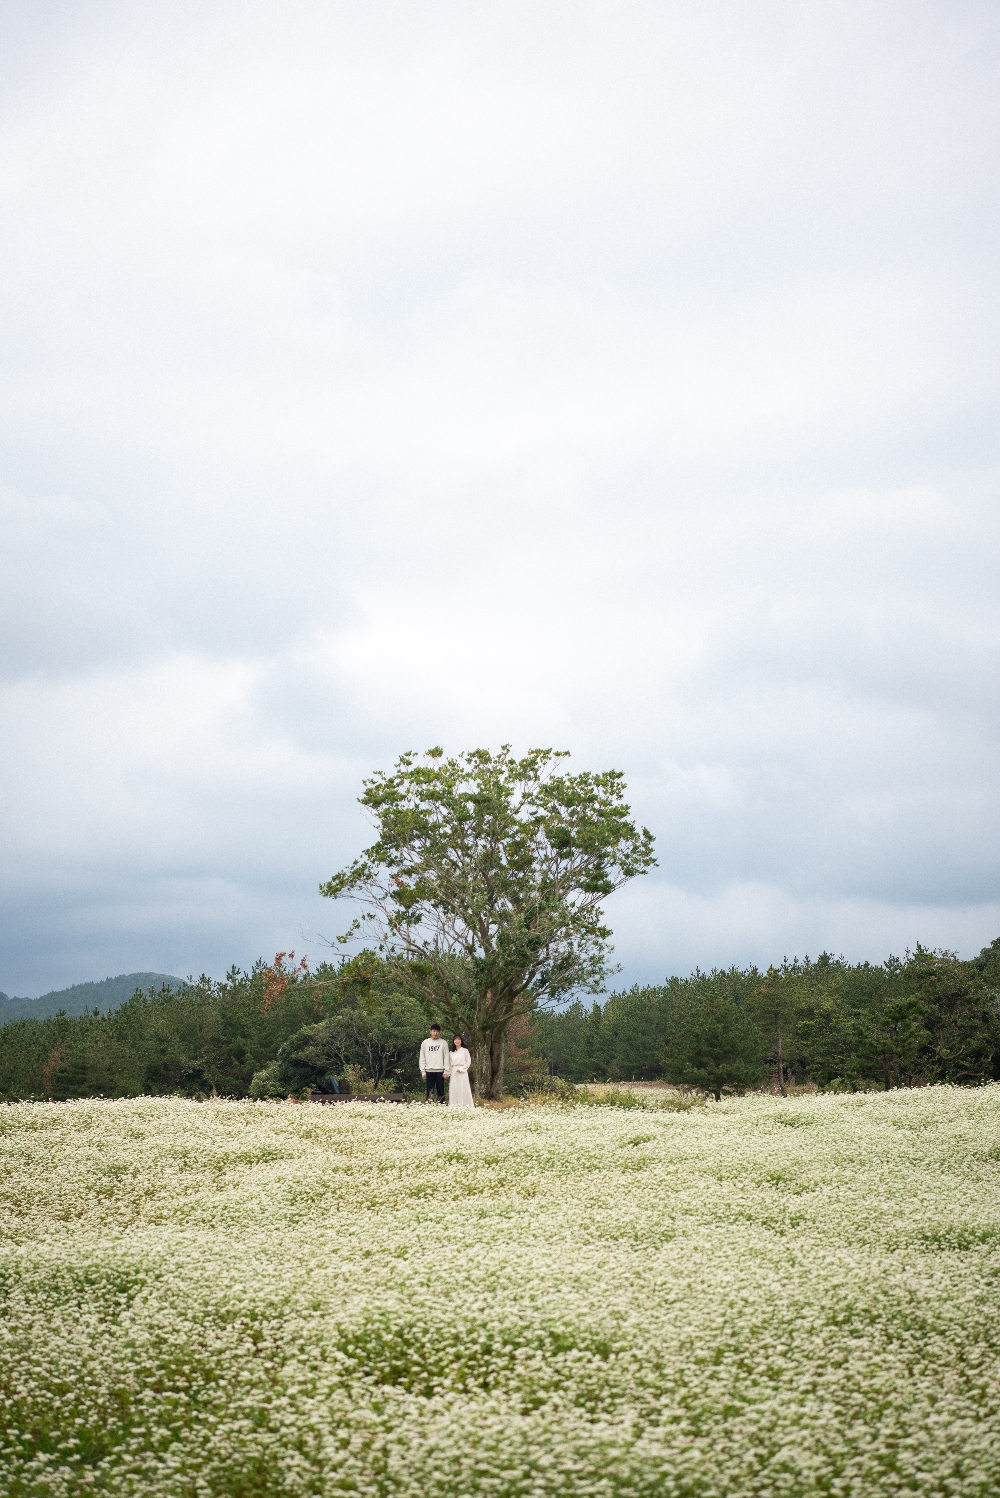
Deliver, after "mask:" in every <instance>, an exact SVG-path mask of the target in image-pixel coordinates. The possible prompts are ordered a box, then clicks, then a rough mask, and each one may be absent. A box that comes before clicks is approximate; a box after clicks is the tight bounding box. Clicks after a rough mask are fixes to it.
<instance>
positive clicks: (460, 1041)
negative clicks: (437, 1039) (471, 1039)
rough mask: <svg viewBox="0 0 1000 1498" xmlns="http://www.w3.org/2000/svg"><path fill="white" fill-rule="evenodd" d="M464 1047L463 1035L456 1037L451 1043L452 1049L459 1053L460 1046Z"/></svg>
mask: <svg viewBox="0 0 1000 1498" xmlns="http://www.w3.org/2000/svg"><path fill="white" fill-rule="evenodd" d="M464 1045H465V1037H464V1036H462V1035H456V1036H455V1037H454V1038H453V1040H452V1042H451V1048H452V1050H453V1051H457V1050H458V1047H459V1046H463V1047H464Z"/></svg>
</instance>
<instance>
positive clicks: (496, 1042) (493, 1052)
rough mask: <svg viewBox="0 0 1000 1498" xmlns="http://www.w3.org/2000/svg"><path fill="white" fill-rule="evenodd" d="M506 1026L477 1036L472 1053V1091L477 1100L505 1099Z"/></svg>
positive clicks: (472, 1046)
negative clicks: (504, 1060)
mask: <svg viewBox="0 0 1000 1498" xmlns="http://www.w3.org/2000/svg"><path fill="white" fill-rule="evenodd" d="M506 1028H507V1027H506V1026H503V1027H501V1028H498V1029H496V1030H490V1031H488V1032H487V1033H486V1034H485V1035H479V1036H476V1037H475V1039H474V1040H473V1042H472V1045H471V1046H470V1049H471V1051H472V1090H473V1092H474V1094H475V1096H476V1097H477V1098H484V1099H494V1098H500V1097H503V1058H504V1034H505V1032H506Z"/></svg>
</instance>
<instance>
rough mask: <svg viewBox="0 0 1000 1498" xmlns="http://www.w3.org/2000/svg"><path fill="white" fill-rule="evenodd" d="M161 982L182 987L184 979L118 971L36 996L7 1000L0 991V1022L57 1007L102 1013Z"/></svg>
mask: <svg viewBox="0 0 1000 1498" xmlns="http://www.w3.org/2000/svg"><path fill="white" fill-rule="evenodd" d="M164 983H166V984H168V985H169V987H170V988H183V987H184V979H183V978H174V977H172V976H171V974H170V973H122V974H120V976H119V977H117V978H104V979H103V980H102V981H101V982H100V983H74V984H73V987H72V988H58V989H55V990H53V992H52V993H43V994H42V996H41V998H39V999H11V998H8V996H7V995H6V994H5V993H0V1025H9V1024H11V1023H12V1022H13V1021H14V1020H16V1019H49V1018H50V1016H51V1015H53V1014H58V1013H59V1011H60V1009H63V1010H65V1012H66V1013H67V1014H82V1013H83V1012H84V1010H85V1009H100V1010H101V1012H102V1013H105V1012H106V1011H107V1010H109V1009H117V1008H118V1006H119V1004H124V1003H125V1000H126V999H130V998H131V997H132V995H133V994H134V993H135V991H136V989H137V988H161V987H162V986H163V984H164Z"/></svg>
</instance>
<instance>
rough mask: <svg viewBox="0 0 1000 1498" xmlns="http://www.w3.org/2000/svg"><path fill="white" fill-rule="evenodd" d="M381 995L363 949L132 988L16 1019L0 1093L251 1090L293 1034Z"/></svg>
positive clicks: (6, 1033) (243, 1093)
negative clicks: (104, 1003) (340, 958)
mask: <svg viewBox="0 0 1000 1498" xmlns="http://www.w3.org/2000/svg"><path fill="white" fill-rule="evenodd" d="M381 1001H382V992H381V988H380V971H379V964H378V963H377V960H376V959H374V958H372V957H371V954H362V955H361V957H359V958H355V959H354V960H353V961H352V962H343V963H340V964H332V963H326V964H323V965H322V966H321V967H319V968H318V969H317V970H316V971H315V972H314V973H308V972H305V971H303V970H301V969H293V970H291V971H289V970H287V969H285V968H284V967H283V966H282V964H281V963H280V962H277V963H276V964H274V965H272V966H271V967H268V966H266V965H265V964H264V963H263V962H258V963H257V964H256V966H255V967H254V968H253V969H252V971H250V972H241V971H240V970H239V969H237V968H233V969H232V970H231V971H230V972H229V973H228V974H227V976H226V978H225V979H223V980H222V981H221V982H219V981H215V980H213V979H211V978H207V977H202V978H200V979H199V980H198V982H197V983H191V984H187V985H185V987H184V988H182V989H180V990H177V991H174V990H172V989H169V988H166V987H163V988H161V989H159V990H155V989H151V990H149V991H147V992H145V993H136V994H134V995H133V996H132V998H131V999H129V1000H128V1002H127V1003H125V1004H123V1005H121V1007H120V1008H118V1009H116V1010H114V1011H113V1012H112V1013H109V1014H97V1013H91V1014H87V1015H83V1016H80V1017H70V1016H67V1015H58V1016H55V1017H54V1018H52V1019H48V1020H20V1021H18V1022H16V1023H15V1024H13V1025H7V1026H5V1027H3V1029H0V1096H6V1097H22V1098H23V1097H39V1098H53V1099H65V1098H72V1097H84V1096H87V1097H133V1096H136V1095H137V1094H140V1093H143V1094H151V1095H153V1096H156V1095H163V1094H180V1095H181V1096H187V1097H209V1096H212V1095H218V1096H222V1097H247V1096H248V1095H249V1094H250V1088H251V1083H252V1081H253V1079H254V1077H255V1076H256V1074H257V1073H258V1072H260V1071H262V1070H263V1069H264V1068H265V1067H266V1066H267V1065H268V1064H269V1063H270V1062H271V1061H273V1060H274V1058H275V1057H276V1056H277V1054H278V1052H279V1051H280V1049H281V1047H282V1046H283V1045H284V1043H285V1042H286V1041H287V1040H288V1039H289V1037H290V1036H292V1035H294V1034H295V1033H296V1032H298V1031H301V1030H302V1029H303V1027H305V1026H308V1025H315V1024H317V1023H318V1022H320V1021H322V1020H324V1019H327V1018H330V1017H332V1016H333V1015H335V1014H337V1013H338V1011H339V1010H340V1009H341V1008H342V1007H344V1006H345V1005H346V1006H348V1007H350V1006H353V1007H355V1008H358V1009H361V1010H366V1009H371V1010H375V1009H378V1007H379V1004H380V1003H381Z"/></svg>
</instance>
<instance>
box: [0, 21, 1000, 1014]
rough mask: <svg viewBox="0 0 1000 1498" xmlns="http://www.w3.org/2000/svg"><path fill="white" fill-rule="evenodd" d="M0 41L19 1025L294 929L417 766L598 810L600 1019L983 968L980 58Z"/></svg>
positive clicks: (679, 43)
mask: <svg viewBox="0 0 1000 1498" xmlns="http://www.w3.org/2000/svg"><path fill="white" fill-rule="evenodd" d="M4 24H5V26H6V27H7V45H6V46H5V47H4V48H3V49H0V55H2V56H3V57H5V58H6V62H5V63H3V64H0V68H5V69H6V76H5V77H0V83H2V84H3V85H4V87H2V88H0V97H2V98H3V100H4V103H3V105H2V107H0V198H2V200H3V203H4V206H5V212H6V215H7V217H8V220H9V222H10V223H11V225H12V226H13V227H12V231H11V233H10V234H9V235H8V236H7V237H6V239H5V242H4V244H3V246H0V274H2V275H3V278H4V284H5V285H6V286H7V287H8V288H12V291H11V294H10V295H8V297H7V298H6V304H5V310H4V311H3V312H2V313H0V401H2V403H3V411H4V420H3V423H2V427H0V432H2V435H0V534H2V537H3V543H4V544H3V552H2V555H0V621H2V628H3V638H4V641H5V647H4V653H3V658H2V661H0V684H2V685H0V713H2V721H3V724H4V732H3V735H2V740H0V775H2V780H3V784H4V785H5V787H6V790H5V792H4V793H3V795H4V800H5V809H4V819H5V820H4V825H5V828H6V831H5V833H4V840H5V847H4V860H3V864H4V867H5V869H6V870H7V873H6V876H5V888H6V891H7V892H6V895H5V896H4V899H5V900H6V902H7V905H6V917H5V919H4V921H3V922H2V929H3V931H4V932H5V933H6V935H5V936H4V938H3V939H2V940H0V986H2V987H3V988H4V989H6V990H7V991H14V992H26V991H38V990H39V989H41V988H45V987H51V986H53V985H54V984H56V983H61V982H64V981H65V982H69V981H75V980H78V979H82V978H89V977H99V976H103V975H104V973H105V971H107V972H112V971H121V970H123V967H125V966H127V965H128V963H134V965H136V966H139V967H151V968H158V969H163V970H178V971H183V972H188V971H191V970H197V969H200V968H202V967H206V968H209V969H210V970H213V971H222V970H223V969H224V968H225V967H227V966H228V965H229V962H230V961H232V960H238V961H241V962H247V961H251V960H252V959H253V957H255V956H256V955H258V953H261V952H264V953H269V952H270V950H273V949H274V948H277V947H287V946H289V945H293V944H294V943H295V940H296V939H297V935H298V932H299V930H300V928H301V926H302V925H303V924H305V925H308V926H316V925H320V929H324V928H323V926H322V924H321V923H322V922H324V921H325V922H327V923H328V924H331V923H332V922H331V912H330V910H329V907H327V906H321V905H320V904H319V902H318V901H317V899H316V896H315V889H316V884H317V882H318V881H319V879H321V878H323V877H326V876H327V875H328V874H329V873H330V872H331V871H332V869H333V868H334V867H336V866H337V865H339V864H340V863H341V862H343V861H344V860H345V859H346V858H347V857H349V856H351V855H352V854H353V853H354V852H355V851H357V849H358V848H359V847H360V846H361V845H362V844H363V842H364V840H365V837H366V833H367V829H366V827H365V824H364V823H363V821H362V820H361V818H360V816H359V814H358V812H357V808H356V807H355V806H354V797H355V796H356V795H357V793H358V790H359V788H360V781H361V778H362V776H363V775H364V774H365V773H367V772H368V771H369V770H370V769H371V768H373V767H374V766H375V765H386V764H388V763H391V761H392V760H393V758H394V757H395V755H396V754H397V753H398V752H399V751H400V750H402V749H404V748H408V747H417V748H422V747H425V746H426V745H427V744H430V743H436V742H443V743H445V744H447V745H448V746H449V747H451V748H460V747H466V746H471V745H472V744H478V743H488V744H493V745H496V744H499V743H500V742H506V741H512V742H514V743H515V744H517V745H518V746H520V747H527V745H529V744H533V743H553V744H558V745H560V746H564V747H569V748H571V749H572V750H573V751H574V755H575V758H576V760H577V762H579V763H580V764H586V765H595V766H603V765H606V764H615V765H617V766H620V767H621V768H622V769H624V770H625V771H626V774H627V777H628V779H629V782H630V785H631V787H632V790H633V797H634V801H635V804H636V807H637V810H638V811H639V812H640V813H641V815H642V817H643V819H644V820H645V821H647V822H648V823H649V825H650V826H651V827H652V828H653V829H654V831H655V832H656V833H657V836H658V841H659V847H660V860H661V867H660V871H659V872H658V873H657V874H656V875H655V876H653V877H652V878H650V879H648V880H647V881H645V882H644V885H643V889H642V893H641V894H639V893H631V894H628V895H622V896H619V897H617V904H618V909H619V910H620V911H621V912H622V914H621V917H620V919H618V918H616V917H615V914H614V907H612V908H611V909H610V910H609V915H610V916H611V919H612V924H615V925H616V927H617V928H618V930H619V937H618V952H619V956H620V957H621V958H622V960H623V961H624V963H625V970H626V977H627V978H632V977H650V976H657V975H662V970H663V964H664V963H669V964H680V965H682V966H683V965H685V964H690V963H693V962H696V961H697V962H701V963H702V964H703V965H704V964H708V963H711V962H713V961H716V960H723V958H724V959H725V960H736V959H738V958H739V957H740V956H741V955H742V956H743V957H744V958H745V959H750V958H755V959H757V960H762V961H766V960H770V959H771V958H773V957H775V956H780V955H783V954H784V952H785V951H788V950H791V949H793V948H794V949H795V950H804V949H808V950H810V951H813V950H818V948H819V947H820V946H822V945H830V944H832V945H834V946H838V945H839V946H841V947H843V949H844V950H847V951H850V952H852V953H853V954H854V955H861V954H864V955H870V956H879V955H882V954H883V953H884V952H885V951H888V950H889V948H890V947H893V946H895V947H896V948H899V947H900V946H902V945H906V944H907V943H908V942H909V943H910V944H912V942H913V941H915V940H918V939H920V940H925V941H928V940H929V941H934V942H941V943H944V944H946V945H957V946H961V947H962V948H963V950H965V949H968V950H972V949H975V948H976V947H978V945H981V944H982V943H983V942H985V941H987V940H989V939H990V938H991V937H992V936H993V935H994V934H995V929H996V927H997V915H998V914H1000V906H998V900H1000V896H998V894H997V873H998V867H997V857H996V854H995V851H994V850H995V849H996V848H997V846H1000V843H998V839H997V831H998V828H997V801H996V794H995V786H996V783H997V769H998V766H997V728H998V703H997V681H998V679H1000V677H998V672H997V649H998V629H997V622H996V621H997V611H996V581H995V579H996V575H997V571H996V563H997V551H998V522H997V513H998V511H997V505H996V494H997V450H996V436H995V422H994V419H993V413H994V412H995V408H996V399H997V377H996V371H995V358H994V355H993V350H994V348H995V346H996V342H997V334H998V328H997V298H996V282H995V275H994V271H993V249H992V247H993V241H994V238H995V226H996V215H997V188H996V183H995V171H994V162H995V159H996V148H997V133H998V128H997V127H998V104H997V100H998V98H1000V92H998V89H997V82H998V79H997V76H996V74H997V66H998V62H997V58H998V52H997V42H998V30H1000V28H998V23H997V19H996V16H995V14H994V13H993V11H992V9H991V8H989V7H985V6H982V5H979V4H964V3H959V4H957V5H954V6H951V7H949V8H948V10H947V12H944V11H942V10H941V9H940V8H939V7H936V6H930V5H926V6H925V5H918V6H916V7H914V6H912V5H907V6H906V7H903V6H901V5H898V4H888V3H886V4H879V5H875V6H870V5H869V6H864V7H862V6H860V5H859V6H847V7H840V8H838V10H837V12H836V14H834V13H832V12H817V11H816V9H815V7H808V6H804V5H798V4H781V5H777V6H770V7H754V6H751V7H746V6H741V5H735V4H720V5H713V6H709V7H702V8H699V9H697V10H692V9H691V8H690V7H688V6H682V5H671V4H667V5H655V6H653V5H646V4H638V3H637V4H629V5H626V6H624V7H622V6H616V7H614V8H613V10H612V9H611V8H609V7H606V6H604V5H602V4H597V3H593V4H585V5H582V6H580V5H574V6H573V7H568V6H563V5H559V4H556V5H552V6H546V7H543V8H541V9H540V8H538V7H534V6H527V5H521V4H503V5H499V6H496V7H492V8H489V9H482V8H476V7H471V8H470V7H467V6H455V5H450V4H431V5H428V6H423V7H421V8H420V9H419V10H414V8H413V7H410V6H403V5H398V4H385V3H376V4H374V5H372V6H367V7H365V8H364V10H363V11H359V10H358V9H357V8H356V7H351V6H342V5H333V6H318V5H314V4H293V5H290V6H287V5H286V6H281V7H279V6H277V5H274V4H259V3H258V4H250V5H245V6H240V7H234V6H231V5H228V4H220V3H217V0H216V3H209V4H207V5H200V6H198V7H194V6H184V5H181V6H177V7H172V8H171V11H170V14H169V15H167V14H166V13H164V14H163V15H156V16H153V15H152V13H145V12H139V11H135V10H134V9H132V8H129V7H123V6H121V5H118V4H109V3H96V4H90V5H83V6H80V7H74V8H73V9H72V11H70V12H67V11H64V10H62V9H59V8H50V9H48V10H46V9H45V8H39V7H18V6H14V7H12V8H10V10H9V11H8V13H7V17H6V20H5V22H4ZM635 912H641V913H642V914H641V919H637V918H636V917H635ZM755 912H756V914H755ZM335 914H336V912H333V913H332V915H335ZM626 929H627V933H628V936H627V951H626V941H625V937H624V935H623V932H624V931H625V930H626ZM740 942H742V943H744V946H743V947H742V949H741V951H737V950H736V947H737V946H738V945H739V943H740ZM734 944H735V945H734ZM671 953H673V954H674V955H671Z"/></svg>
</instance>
